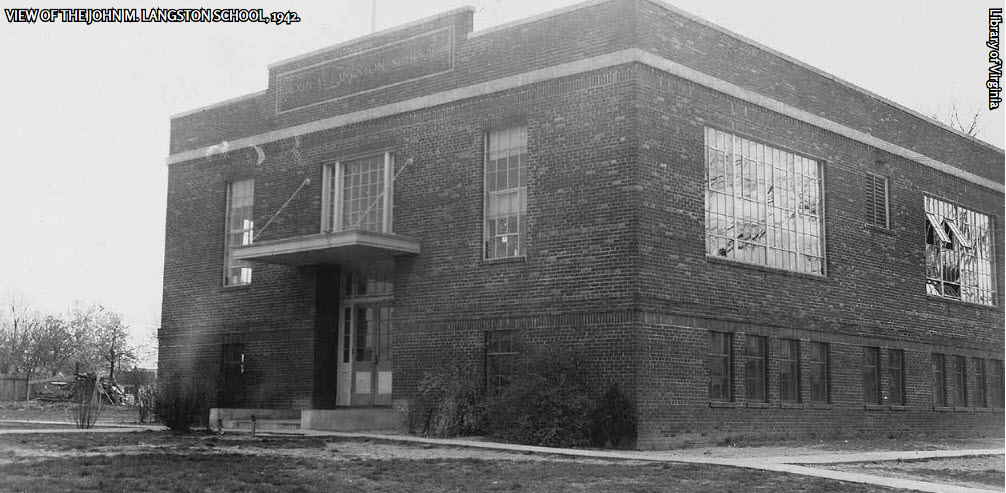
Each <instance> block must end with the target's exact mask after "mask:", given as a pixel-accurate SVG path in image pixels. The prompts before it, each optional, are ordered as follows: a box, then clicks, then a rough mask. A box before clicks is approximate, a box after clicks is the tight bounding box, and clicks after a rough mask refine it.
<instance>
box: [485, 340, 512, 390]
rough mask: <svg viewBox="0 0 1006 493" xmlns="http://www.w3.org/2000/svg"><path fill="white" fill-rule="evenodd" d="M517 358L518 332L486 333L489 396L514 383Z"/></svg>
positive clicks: (487, 387)
mask: <svg viewBox="0 0 1006 493" xmlns="http://www.w3.org/2000/svg"><path fill="white" fill-rule="evenodd" d="M517 356H518V353H517V344H516V331H514V330H490V331H486V393H487V394H489V395H493V394H498V393H499V392H500V391H501V390H502V389H503V388H504V387H506V386H507V385H509V384H510V382H512V381H513V376H514V371H515V370H516V368H517Z"/></svg>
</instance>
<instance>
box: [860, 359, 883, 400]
mask: <svg viewBox="0 0 1006 493" xmlns="http://www.w3.org/2000/svg"><path fill="white" fill-rule="evenodd" d="M862 366H863V402H865V403H866V404H867V405H879V404H880V403H881V400H880V397H881V395H880V372H881V366H880V348H878V347H875V346H864V347H863V361H862Z"/></svg>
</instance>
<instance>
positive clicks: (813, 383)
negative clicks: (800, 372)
mask: <svg viewBox="0 0 1006 493" xmlns="http://www.w3.org/2000/svg"><path fill="white" fill-rule="evenodd" d="M810 402H819V403H826V402H828V344H826V343H824V342H812V343H810Z"/></svg>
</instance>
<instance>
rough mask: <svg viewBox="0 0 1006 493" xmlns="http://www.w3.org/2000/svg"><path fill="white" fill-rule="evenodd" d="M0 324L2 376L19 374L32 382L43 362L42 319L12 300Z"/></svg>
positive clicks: (21, 302) (15, 300)
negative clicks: (4, 374) (41, 342)
mask: <svg viewBox="0 0 1006 493" xmlns="http://www.w3.org/2000/svg"><path fill="white" fill-rule="evenodd" d="M5 315H6V316H5V317H4V318H3V320H2V321H0V348H3V349H2V354H0V358H2V361H0V373H8V374H9V373H17V374H20V375H23V376H24V377H25V380H27V381H28V382H29V385H28V392H29V394H30V392H31V385H30V382H31V377H32V376H33V375H34V374H35V372H36V370H37V368H38V367H39V364H40V362H41V361H42V359H44V358H43V356H42V350H41V344H40V339H41V327H42V317H41V315H39V313H38V312H37V311H35V310H34V309H32V308H31V307H30V306H28V304H27V303H25V302H24V300H23V299H21V298H20V297H17V296H11V297H10V299H9V300H8V303H7V307H6V310H5Z"/></svg>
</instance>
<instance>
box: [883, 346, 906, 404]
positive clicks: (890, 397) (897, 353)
mask: <svg viewBox="0 0 1006 493" xmlns="http://www.w3.org/2000/svg"><path fill="white" fill-rule="evenodd" d="M887 402H888V403H889V404H892V405H895V406H901V405H904V404H905V353H904V352H903V351H902V350H900V349H888V350H887Z"/></svg>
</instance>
